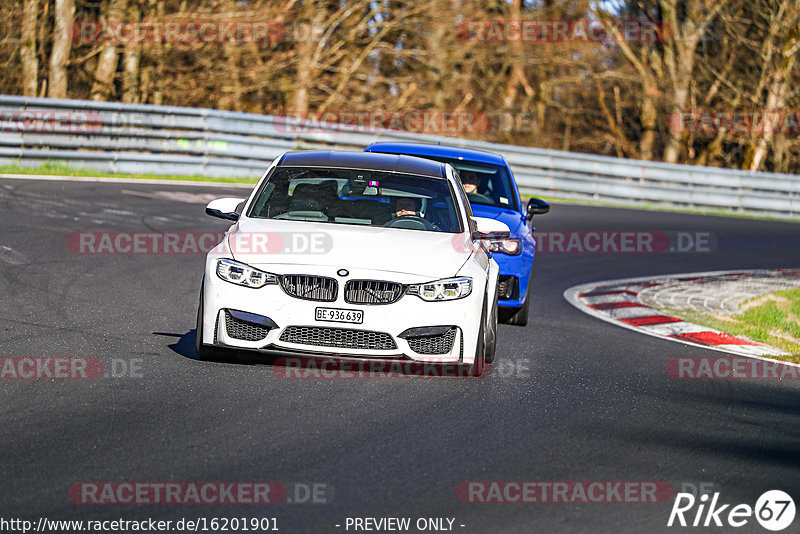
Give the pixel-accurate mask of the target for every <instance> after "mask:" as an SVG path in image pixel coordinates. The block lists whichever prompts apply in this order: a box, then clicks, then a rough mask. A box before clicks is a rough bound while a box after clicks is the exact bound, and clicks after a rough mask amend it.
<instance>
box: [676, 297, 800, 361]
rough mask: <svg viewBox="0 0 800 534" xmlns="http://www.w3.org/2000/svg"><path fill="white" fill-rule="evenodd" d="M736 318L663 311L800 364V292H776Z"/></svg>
mask: <svg viewBox="0 0 800 534" xmlns="http://www.w3.org/2000/svg"><path fill="white" fill-rule="evenodd" d="M742 308H743V310H744V311H742V312H740V313H736V314H733V315H724V314H710V313H706V312H699V311H695V310H683V309H673V308H665V309H662V311H664V312H666V313H669V314H670V315H673V316H675V317H680V318H681V319H684V320H686V321H689V322H692V323H696V324H700V325H703V326H708V327H711V328H714V329H716V330H720V331H722V332H725V333H727V334H731V335H734V336H740V337H744V338H746V339H749V340H751V341H756V342H759V343H765V344H767V345H771V346H773V347H777V348H779V349H781V350H784V351H786V352H789V353H791V356H784V357H779V356H776V357H775V358H776V359H782V360H786V361H790V362H794V363H800V288H798V289H789V290H786V291H776V292H775V293H771V294H769V295H762V296H760V297H758V298H755V299H753V300H750V301H748V302H745V303H743V304H742Z"/></svg>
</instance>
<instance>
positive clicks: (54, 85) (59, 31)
mask: <svg viewBox="0 0 800 534" xmlns="http://www.w3.org/2000/svg"><path fill="white" fill-rule="evenodd" d="M55 2H56V9H55V28H54V30H53V48H52V50H51V52H50V70H49V72H48V91H47V96H49V97H51V98H66V97H67V65H68V63H69V54H70V49H71V47H72V26H73V23H74V20H75V2H74V0H55Z"/></svg>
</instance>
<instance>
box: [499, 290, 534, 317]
mask: <svg viewBox="0 0 800 534" xmlns="http://www.w3.org/2000/svg"><path fill="white" fill-rule="evenodd" d="M531 282H532V280H528V291H527V292H526V293H525V304H523V305H522V306H520V307H519V308H506V309H505V310H503V311H504V313H503V316H502V318H501V319H502V321H503V322H504V323H506V324H510V325H514V326H525V325H527V324H528V309H529V308H530V307H531V286H533V284H532V283H531Z"/></svg>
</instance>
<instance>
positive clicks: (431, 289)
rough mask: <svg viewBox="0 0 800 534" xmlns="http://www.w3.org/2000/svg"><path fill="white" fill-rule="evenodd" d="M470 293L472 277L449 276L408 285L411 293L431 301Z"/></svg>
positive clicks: (452, 298)
mask: <svg viewBox="0 0 800 534" xmlns="http://www.w3.org/2000/svg"><path fill="white" fill-rule="evenodd" d="M470 293H472V279H471V278H467V277H462V278H447V279H445V280H436V281H435V282H428V283H427V284H413V285H410V286H408V294H409V295H416V296H418V297H419V298H421V299H422V300H427V301H429V302H433V301H438V300H456V299H461V298H464V297H466V296H467V295H469V294H470Z"/></svg>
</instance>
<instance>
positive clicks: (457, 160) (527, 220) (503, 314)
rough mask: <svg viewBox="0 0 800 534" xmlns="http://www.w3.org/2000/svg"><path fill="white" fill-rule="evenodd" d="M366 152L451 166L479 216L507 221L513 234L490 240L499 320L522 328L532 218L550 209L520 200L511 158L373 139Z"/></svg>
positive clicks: (528, 285)
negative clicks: (497, 272)
mask: <svg viewBox="0 0 800 534" xmlns="http://www.w3.org/2000/svg"><path fill="white" fill-rule="evenodd" d="M365 151H366V152H382V153H384V154H405V155H408V156H417V157H421V158H427V159H432V160H436V161H441V162H445V163H449V164H450V165H452V166H453V167H454V168H455V169H456V171H458V174H459V176H460V178H461V182H462V183H463V184H464V189H465V190H466V192H467V196H468V197H469V200H470V204H471V205H472V211H473V213H474V214H475V216H477V217H489V218H492V219H497V220H499V221H502V222H504V223H506V225H508V227H509V228H510V229H511V237H510V238H509V239H505V240H502V241H496V242H493V243H492V244H491V247H490V250H491V251H492V252H493V253H495V254H494V258H495V260H496V261H497V264H498V265H499V266H500V283H499V284H498V306H499V315H500V317H499V319H500V321H501V322H504V323H508V324H514V325H519V326H524V325H526V324H528V309H529V308H530V301H531V288H532V285H533V278H532V271H533V255H534V252H535V250H536V241H535V240H534V239H533V233H532V232H533V226H532V221H533V216H534V215H538V214H544V213H547V212H548V211H550V206H549V204H547V202H545V201H543V200H540V199H538V198H531V199H530V200H529V201H528V204H527V206H526V207H524V208H523V205H522V199H521V197H520V195H519V191H518V189H517V183H516V182H515V181H514V174H513V173H512V172H511V167H509V165H508V162H507V161H506V160H505V158H504V157H503V156H501V155H500V154H493V153H491V152H483V151H480V150H472V149H468V148H458V147H450V146H442V145H428V144H422V143H372V144H371V145H369V146H368V147H367V148H366V149H365Z"/></svg>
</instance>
